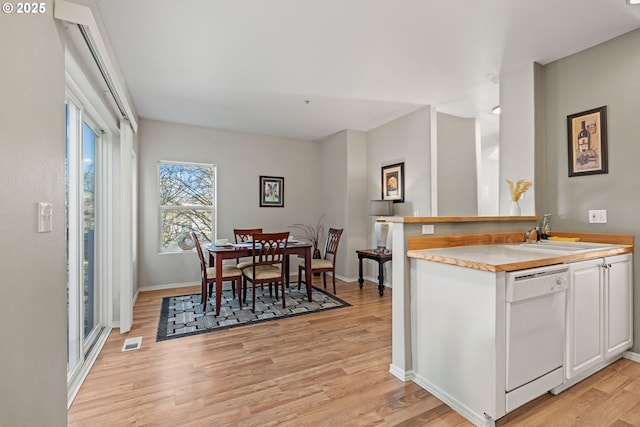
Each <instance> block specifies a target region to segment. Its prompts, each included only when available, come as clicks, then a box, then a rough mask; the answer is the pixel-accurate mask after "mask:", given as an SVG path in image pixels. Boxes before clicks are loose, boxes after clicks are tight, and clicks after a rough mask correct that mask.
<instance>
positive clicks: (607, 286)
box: [565, 254, 633, 379]
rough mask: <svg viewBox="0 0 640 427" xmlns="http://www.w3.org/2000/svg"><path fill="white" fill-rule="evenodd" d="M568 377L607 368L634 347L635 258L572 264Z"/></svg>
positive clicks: (568, 314) (617, 257) (569, 299)
mask: <svg viewBox="0 0 640 427" xmlns="http://www.w3.org/2000/svg"><path fill="white" fill-rule="evenodd" d="M569 275H570V278H569V294H568V296H567V297H568V298H567V347H566V354H565V357H566V363H565V376H566V378H567V379H572V378H575V377H578V376H580V375H581V374H583V373H587V372H590V371H592V370H595V369H598V368H599V367H601V366H604V364H606V363H607V362H608V361H609V360H611V359H612V358H614V357H616V356H618V355H620V354H621V353H622V352H623V351H625V350H627V349H629V348H630V347H631V345H632V320H633V319H632V283H633V275H632V264H631V254H624V255H618V256H613V257H607V258H599V259H595V260H588V261H582V262H576V263H571V264H569Z"/></svg>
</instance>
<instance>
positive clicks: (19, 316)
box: [0, 1, 67, 427]
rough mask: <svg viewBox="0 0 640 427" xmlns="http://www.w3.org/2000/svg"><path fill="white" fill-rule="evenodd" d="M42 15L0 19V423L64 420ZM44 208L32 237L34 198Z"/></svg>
mask: <svg viewBox="0 0 640 427" xmlns="http://www.w3.org/2000/svg"><path fill="white" fill-rule="evenodd" d="M45 3H46V4H45V6H46V10H47V13H46V14H43V15H29V16H26V15H17V14H15V13H14V14H10V15H9V14H4V13H3V14H2V16H1V17H0V52H2V61H0V77H1V78H0V93H1V94H2V102H0V147H1V148H0V182H1V183H2V185H0V200H1V201H2V203H1V206H0V234H1V235H2V245H0V271H2V284H1V285H0V301H2V302H3V305H2V306H3V308H2V317H3V319H4V321H3V327H2V328H0V343H2V344H1V345H0V360H1V361H2V364H1V366H0V384H1V385H0V420H1V421H0V424H2V425H6V426H18V425H23V426H45V425H46V426H54V427H55V426H66V424H67V411H66V404H67V377H66V372H67V370H66V269H65V265H66V263H65V248H66V243H65V232H64V230H65V220H64V218H65V210H64V209H65V178H64V176H65V175H64V164H65V125H64V123H65V120H64V51H63V45H62V42H61V39H60V36H59V33H58V29H57V28H56V24H55V22H54V20H53V17H52V12H53V4H52V2H51V1H46V2H45ZM39 201H42V202H51V203H52V204H53V231H52V232H51V233H37V231H36V203H37V202H39Z"/></svg>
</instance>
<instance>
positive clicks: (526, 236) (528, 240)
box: [524, 225, 540, 243]
mask: <svg viewBox="0 0 640 427" xmlns="http://www.w3.org/2000/svg"><path fill="white" fill-rule="evenodd" d="M532 231H535V232H536V243H537V242H539V241H540V226H538V225H536V226H535V227H532V228H530V229H529V230H527V231H526V232H525V233H524V241H525V242H526V243H531V232H532Z"/></svg>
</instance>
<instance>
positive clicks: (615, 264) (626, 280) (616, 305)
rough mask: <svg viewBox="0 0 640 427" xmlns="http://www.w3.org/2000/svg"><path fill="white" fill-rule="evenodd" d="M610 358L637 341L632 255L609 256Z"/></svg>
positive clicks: (607, 351)
mask: <svg viewBox="0 0 640 427" xmlns="http://www.w3.org/2000/svg"><path fill="white" fill-rule="evenodd" d="M605 265H606V268H605V274H604V275H605V278H606V288H605V289H606V295H605V301H606V318H605V319H606V325H607V327H606V335H605V336H606V358H607V359H610V358H612V357H615V356H617V355H619V354H620V353H622V352H624V351H625V350H627V349H628V348H630V347H631V345H632V343H633V341H632V340H633V338H632V337H633V333H632V330H633V325H632V321H633V316H632V310H633V305H632V304H633V286H632V283H633V268H632V266H631V255H630V254H627V255H620V256H617V257H611V258H606V259H605Z"/></svg>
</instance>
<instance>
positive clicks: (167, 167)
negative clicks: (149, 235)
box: [158, 161, 216, 252]
mask: <svg viewBox="0 0 640 427" xmlns="http://www.w3.org/2000/svg"><path fill="white" fill-rule="evenodd" d="M158 166H159V167H158V170H159V176H160V179H159V186H160V217H161V232H162V235H161V245H160V250H161V252H171V251H175V250H176V249H177V248H178V247H181V248H182V249H186V248H187V247H184V246H183V245H182V244H181V237H182V236H185V233H188V232H190V231H195V232H196V233H197V234H198V236H199V238H200V239H201V240H202V241H211V239H212V236H213V235H214V229H213V227H214V223H215V221H214V215H215V205H214V203H215V193H214V192H215V176H216V174H215V172H216V170H215V166H214V165H205V164H197V163H176V162H164V161H161V162H160V163H159V165H158Z"/></svg>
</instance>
